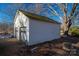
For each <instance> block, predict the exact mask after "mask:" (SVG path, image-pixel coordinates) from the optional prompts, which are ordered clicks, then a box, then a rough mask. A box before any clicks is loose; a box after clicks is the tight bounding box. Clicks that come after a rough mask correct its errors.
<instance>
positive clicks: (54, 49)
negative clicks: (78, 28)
mask: <svg viewBox="0 0 79 59" xmlns="http://www.w3.org/2000/svg"><path fill="white" fill-rule="evenodd" d="M65 43H68V45H69V48H68V49H71V50H73V48H72V45H74V47H75V49H76V51H75V52H77V53H74V50H73V51H72V53H71V52H70V50H68V49H66V48H64V44H65ZM71 44H72V45H71ZM0 55H1V56H70V55H79V38H77V37H70V36H69V37H61V38H59V39H56V40H52V41H48V42H44V43H41V44H37V45H34V46H26V45H25V44H24V43H22V42H20V41H16V40H15V41H8V42H0Z"/></svg>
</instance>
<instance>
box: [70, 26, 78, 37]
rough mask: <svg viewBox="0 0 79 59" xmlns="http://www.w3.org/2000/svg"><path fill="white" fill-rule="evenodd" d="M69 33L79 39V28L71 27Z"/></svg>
mask: <svg viewBox="0 0 79 59" xmlns="http://www.w3.org/2000/svg"><path fill="white" fill-rule="evenodd" d="M69 32H70V33H71V35H72V36H75V37H79V27H76V26H74V27H71V28H70V30H69Z"/></svg>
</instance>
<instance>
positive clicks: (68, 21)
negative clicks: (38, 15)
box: [48, 3, 78, 35]
mask: <svg viewBox="0 0 79 59" xmlns="http://www.w3.org/2000/svg"><path fill="white" fill-rule="evenodd" d="M57 5H58V6H59V7H60V9H61V11H62V12H63V14H64V15H63V16H60V14H58V13H57V11H56V10H54V8H53V7H52V6H51V5H50V4H48V7H49V9H50V10H51V12H52V13H53V14H54V15H56V16H59V18H60V19H62V21H63V22H62V29H63V33H64V34H65V35H68V32H69V29H70V26H71V25H72V22H71V20H72V18H73V17H74V13H75V12H76V8H77V5H78V3H74V4H73V7H72V10H71V12H70V14H69V15H67V12H68V10H67V8H68V7H67V5H68V4H67V3H65V4H63V3H61V4H57Z"/></svg>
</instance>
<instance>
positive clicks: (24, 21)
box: [14, 11, 29, 41]
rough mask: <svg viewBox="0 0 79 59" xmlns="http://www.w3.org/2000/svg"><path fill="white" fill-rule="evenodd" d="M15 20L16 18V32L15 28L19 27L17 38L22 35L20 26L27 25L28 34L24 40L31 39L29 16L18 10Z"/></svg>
mask: <svg viewBox="0 0 79 59" xmlns="http://www.w3.org/2000/svg"><path fill="white" fill-rule="evenodd" d="M15 17H16V18H15V20H14V32H15V29H16V28H17V33H16V34H17V35H16V38H17V39H20V37H19V36H20V35H19V33H20V32H19V29H20V27H23V26H24V27H26V36H25V38H26V39H24V40H27V41H29V18H28V17H27V16H25V15H24V14H23V13H22V12H20V11H19V12H17V14H16V16H15Z"/></svg>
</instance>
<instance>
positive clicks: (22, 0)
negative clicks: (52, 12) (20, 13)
mask: <svg viewBox="0 0 79 59" xmlns="http://www.w3.org/2000/svg"><path fill="white" fill-rule="evenodd" d="M74 2H75V3H79V0H0V3H74Z"/></svg>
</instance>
